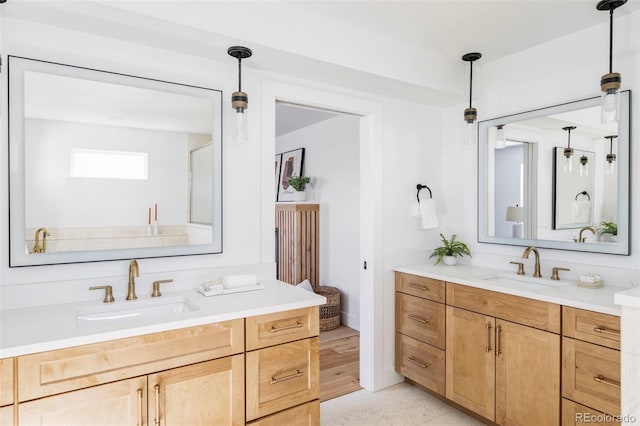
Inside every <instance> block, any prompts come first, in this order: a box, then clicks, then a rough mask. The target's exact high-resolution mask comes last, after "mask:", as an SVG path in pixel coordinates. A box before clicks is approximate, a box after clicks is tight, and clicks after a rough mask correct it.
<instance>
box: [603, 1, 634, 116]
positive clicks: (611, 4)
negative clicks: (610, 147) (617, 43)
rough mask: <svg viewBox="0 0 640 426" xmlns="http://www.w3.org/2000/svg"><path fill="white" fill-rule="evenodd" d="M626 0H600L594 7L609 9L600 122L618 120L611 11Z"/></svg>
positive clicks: (618, 79)
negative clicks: (606, 59)
mask: <svg viewBox="0 0 640 426" xmlns="http://www.w3.org/2000/svg"><path fill="white" fill-rule="evenodd" d="M626 2H627V0H601V1H599V2H598V5H597V6H596V8H597V9H598V10H608V11H609V72H608V73H607V74H605V75H603V76H602V78H600V91H601V106H602V123H603V124H606V123H615V122H617V121H618V111H619V110H620V96H619V91H620V85H621V84H622V77H621V76H620V73H617V72H613V11H614V10H616V9H617V8H618V7H620V6H622V5H623V4H625V3H626Z"/></svg>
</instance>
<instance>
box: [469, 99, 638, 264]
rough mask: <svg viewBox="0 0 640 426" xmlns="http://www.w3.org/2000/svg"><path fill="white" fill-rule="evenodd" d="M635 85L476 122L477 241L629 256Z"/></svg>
mask: <svg viewBox="0 0 640 426" xmlns="http://www.w3.org/2000/svg"><path fill="white" fill-rule="evenodd" d="M630 98H631V92H630V91H623V92H621V94H620V113H619V121H618V122H617V123H612V124H602V123H601V119H600V117H601V110H600V98H589V99H583V100H580V101H576V102H569V103H565V104H561V105H554V106H550V107H548V108H541V109H537V110H534V111H527V112H523V113H518V114H512V115H508V116H505V117H498V118H493V119H490V120H485V121H481V122H479V123H478V241H479V242H482V243H494V244H507V245H516V246H529V245H534V246H537V247H542V248H553V249H561V250H574V251H585V252H595V253H609V254H619V255H629V253H630V251H629V227H630V215H629V206H630V192H629V162H630V158H629V153H630V149H629V141H630V121H629V120H630Z"/></svg>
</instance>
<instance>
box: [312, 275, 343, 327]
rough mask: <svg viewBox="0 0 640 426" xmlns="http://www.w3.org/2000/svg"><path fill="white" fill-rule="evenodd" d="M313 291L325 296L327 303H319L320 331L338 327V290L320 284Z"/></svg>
mask: <svg viewBox="0 0 640 426" xmlns="http://www.w3.org/2000/svg"><path fill="white" fill-rule="evenodd" d="M313 291H315V292H316V293H317V294H319V295H320V296H324V297H326V298H327V303H325V304H324V305H320V331H329V330H333V329H336V328H338V327H339V326H340V290H338V289H337V288H335V287H329V286H322V285H320V286H317V287H316V288H314V289H313Z"/></svg>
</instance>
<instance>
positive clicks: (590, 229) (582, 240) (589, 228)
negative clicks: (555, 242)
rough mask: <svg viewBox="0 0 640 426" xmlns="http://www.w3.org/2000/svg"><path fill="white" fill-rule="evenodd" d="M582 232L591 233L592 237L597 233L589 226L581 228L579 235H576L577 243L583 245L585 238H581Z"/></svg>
mask: <svg viewBox="0 0 640 426" xmlns="http://www.w3.org/2000/svg"><path fill="white" fill-rule="evenodd" d="M584 231H591V233H592V234H593V235H596V232H597V231H596V230H595V229H593V228H592V227H591V226H585V227H584V228H582V229H581V230H580V233H579V234H578V242H579V243H584V242H585V241H586V239H587V237H583V236H582V233H583V232H584Z"/></svg>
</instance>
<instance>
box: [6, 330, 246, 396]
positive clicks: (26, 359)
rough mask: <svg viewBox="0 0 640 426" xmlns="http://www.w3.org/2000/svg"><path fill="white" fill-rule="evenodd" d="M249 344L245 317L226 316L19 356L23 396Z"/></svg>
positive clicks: (167, 365) (58, 390)
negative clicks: (229, 318) (153, 331)
mask: <svg viewBox="0 0 640 426" xmlns="http://www.w3.org/2000/svg"><path fill="white" fill-rule="evenodd" d="M243 350H244V327H243V320H242V319H237V320H233V321H224V322H220V323H216V324H207V325H202V326H196V327H189V328H183V329H178V330H171V331H165V332H161V333H153V334H147V335H143V336H136V337H129V338H126V339H118V340H111V341H107V342H101V343H94V344H90V345H84V346H77V347H72V348H67V349H59V350H55V351H49V352H41V353H37V354H32V355H25V356H21V357H19V358H18V389H19V391H18V398H19V401H27V400H30V399H34V398H40V397H43V396H47V395H52V394H55V393H61V392H67V391H71V390H75V389H81V388H85V387H88V386H95V385H99V384H102V383H107V382H112V381H115V380H121V379H124V378H128V377H135V376H140V375H143V374H148V373H152V372H156V371H162V370H167V369H169V368H174V367H179V366H182V365H187V364H193V363H196V362H201V361H207V360H210V359H215V358H220V357H223V356H227V355H232V354H237V353H241V352H242V351H243Z"/></svg>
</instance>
